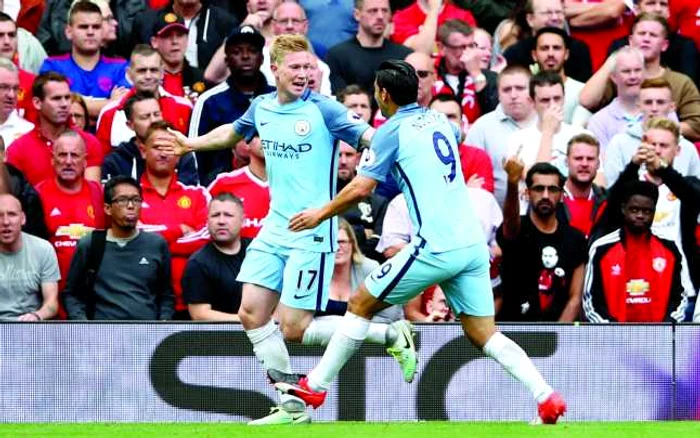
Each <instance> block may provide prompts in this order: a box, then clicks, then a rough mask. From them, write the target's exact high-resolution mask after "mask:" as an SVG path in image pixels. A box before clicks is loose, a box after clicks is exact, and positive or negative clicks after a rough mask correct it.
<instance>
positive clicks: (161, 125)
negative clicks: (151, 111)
mask: <svg viewBox="0 0 700 438" xmlns="http://www.w3.org/2000/svg"><path fill="white" fill-rule="evenodd" d="M168 129H172V130H174V129H175V127H173V125H172V124H170V122H166V121H165V120H157V121H155V122H153V123H151V125H150V126H149V127H148V131H146V135H145V136H144V138H143V142H144V143H146V142H147V141H148V139H149V138H151V136H152V135H153V134H154V133H155V132H157V131H167V130H168Z"/></svg>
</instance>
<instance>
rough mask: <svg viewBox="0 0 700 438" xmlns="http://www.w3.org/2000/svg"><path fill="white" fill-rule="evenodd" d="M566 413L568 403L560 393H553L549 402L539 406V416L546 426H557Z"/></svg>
mask: <svg viewBox="0 0 700 438" xmlns="http://www.w3.org/2000/svg"><path fill="white" fill-rule="evenodd" d="M564 412H566V402H565V401H564V398H563V397H562V396H561V394H559V393H558V392H553V393H552V395H550V396H549V397H547V400H545V401H543V402H542V403H539V404H538V405H537V414H538V415H539V416H540V419H542V423H544V424H556V423H557V420H558V419H559V417H561V416H562V415H564Z"/></svg>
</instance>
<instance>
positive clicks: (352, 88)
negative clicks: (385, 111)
mask: <svg viewBox="0 0 700 438" xmlns="http://www.w3.org/2000/svg"><path fill="white" fill-rule="evenodd" d="M355 94H364V95H365V96H367V98H368V99H369V103H370V105H371V104H372V95H371V94H370V93H369V91H367V90H365V89H364V88H362V87H360V86H359V85H357V84H351V85H348V86H347V87H345V88H343V89H342V90H340V91H338V93H337V94H336V95H335V97H336V99H338V102H340V103H345V98H346V97H348V96H352V95H355Z"/></svg>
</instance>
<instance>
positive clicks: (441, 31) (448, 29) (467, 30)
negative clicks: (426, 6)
mask: <svg viewBox="0 0 700 438" xmlns="http://www.w3.org/2000/svg"><path fill="white" fill-rule="evenodd" d="M453 33H461V34H462V35H464V36H469V35H471V34H473V33H474V28H473V27H471V26H470V25H469V24H467V23H465V22H464V21H462V20H460V19H458V18H455V19H452V20H447V21H445V22H444V23H442V26H440V27H439V28H438V31H437V36H438V40H440V42H441V43H443V44H446V43H447V39H448V38H449V37H450V35H452V34H453Z"/></svg>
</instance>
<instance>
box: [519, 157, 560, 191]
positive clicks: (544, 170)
mask: <svg viewBox="0 0 700 438" xmlns="http://www.w3.org/2000/svg"><path fill="white" fill-rule="evenodd" d="M535 175H556V176H557V177H558V178H559V184H557V185H558V186H559V187H560V188H561V187H564V181H565V180H566V179H565V178H564V175H562V174H561V172H559V169H557V168H556V167H554V165H553V164H552V163H544V162H540V163H535V165H534V166H532V167H531V168H530V170H528V171H527V174H526V175H525V185H526V186H527V188H528V189H529V188H530V187H532V180H533V178H534V176H535Z"/></svg>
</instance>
